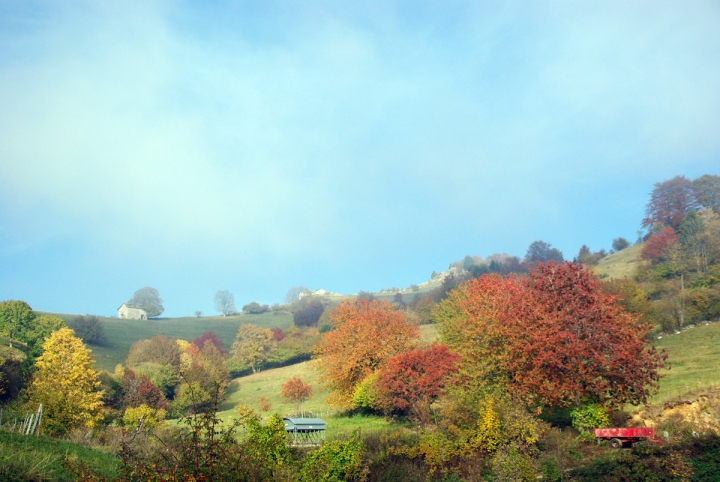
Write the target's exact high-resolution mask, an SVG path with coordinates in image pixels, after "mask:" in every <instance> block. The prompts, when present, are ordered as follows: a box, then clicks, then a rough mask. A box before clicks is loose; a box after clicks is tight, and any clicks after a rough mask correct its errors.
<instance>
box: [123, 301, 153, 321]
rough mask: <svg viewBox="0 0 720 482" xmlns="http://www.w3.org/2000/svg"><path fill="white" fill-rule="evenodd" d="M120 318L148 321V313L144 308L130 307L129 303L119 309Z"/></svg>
mask: <svg viewBox="0 0 720 482" xmlns="http://www.w3.org/2000/svg"><path fill="white" fill-rule="evenodd" d="M118 318H125V319H128V320H147V313H146V312H145V310H143V309H142V308H134V307H132V306H128V305H127V303H123V304H122V305H120V308H118Z"/></svg>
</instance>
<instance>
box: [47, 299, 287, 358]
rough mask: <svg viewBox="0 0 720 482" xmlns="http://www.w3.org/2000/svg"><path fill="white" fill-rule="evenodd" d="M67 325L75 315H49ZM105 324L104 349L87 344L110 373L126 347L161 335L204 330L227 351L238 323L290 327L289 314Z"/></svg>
mask: <svg viewBox="0 0 720 482" xmlns="http://www.w3.org/2000/svg"><path fill="white" fill-rule="evenodd" d="M52 314H54V315H55V316H59V317H61V318H63V319H64V320H65V321H66V322H71V321H72V319H73V318H74V317H75V315H66V314H58V313H52ZM101 319H102V321H103V322H104V324H105V334H106V335H107V338H108V340H110V341H109V343H108V344H107V345H105V346H97V345H91V346H90V348H91V349H92V351H93V356H94V357H95V364H96V366H97V367H98V368H100V369H103V370H108V371H112V370H113V369H114V368H115V365H117V364H118V363H125V359H126V358H127V354H128V350H129V349H130V345H132V344H133V343H135V342H136V341H138V340H144V339H147V338H151V337H153V336H155V335H165V336H169V337H172V338H179V339H182V340H187V341H192V340H194V339H195V338H197V337H198V336H200V335H202V334H203V333H205V332H206V331H214V332H215V334H216V335H217V336H218V337H220V338H221V339H222V340H223V341H224V342H225V348H226V349H229V348H230V346H232V343H233V341H234V340H235V334H236V333H237V330H238V327H239V326H240V325H241V324H245V323H252V324H254V325H258V326H264V327H266V328H274V327H276V326H277V327H280V328H282V329H285V328H287V327H289V326H291V325H292V315H278V316H276V315H273V314H271V313H263V314H260V315H245V314H241V315H238V316H229V317H227V318H224V317H222V316H208V317H203V318H194V317H186V318H161V319H151V320H121V319H118V318H104V317H101Z"/></svg>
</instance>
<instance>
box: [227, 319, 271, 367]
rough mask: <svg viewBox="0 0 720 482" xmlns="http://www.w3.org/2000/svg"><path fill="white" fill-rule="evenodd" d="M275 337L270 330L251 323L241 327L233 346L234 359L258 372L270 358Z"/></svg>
mask: <svg viewBox="0 0 720 482" xmlns="http://www.w3.org/2000/svg"><path fill="white" fill-rule="evenodd" d="M273 343H274V337H273V333H272V331H270V330H269V329H268V328H261V327H259V326H255V325H253V324H250V323H245V324H243V325H240V328H239V329H238V332H237V335H236V336H235V342H234V343H233V345H232V358H233V359H234V360H235V361H237V362H239V363H241V364H243V365H246V366H248V367H250V368H251V369H252V371H253V372H256V371H257V370H258V368H259V367H260V365H261V364H262V363H263V362H264V361H265V360H267V358H268V357H269V356H270V351H271V349H272V347H273Z"/></svg>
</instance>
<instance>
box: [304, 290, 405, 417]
mask: <svg viewBox="0 0 720 482" xmlns="http://www.w3.org/2000/svg"><path fill="white" fill-rule="evenodd" d="M330 324H331V325H332V327H333V329H332V330H331V331H329V332H327V333H325V334H323V336H322V338H321V341H320V343H319V345H318V347H317V349H316V357H317V358H319V360H318V367H319V369H320V371H321V373H322V378H323V382H324V383H325V385H326V386H327V387H328V388H330V389H331V390H332V392H333V393H332V395H331V397H330V402H331V403H332V404H336V405H340V406H345V407H349V406H352V395H353V390H354V389H355V387H356V386H357V384H358V383H360V382H361V381H362V380H363V379H364V378H365V377H367V376H368V375H370V374H371V373H372V372H374V371H375V370H377V369H379V368H380V367H381V366H382V364H383V363H384V362H386V361H387V360H388V359H390V358H392V357H393V356H395V355H397V354H398V353H402V352H403V351H406V350H409V349H411V348H413V347H414V346H415V343H416V342H417V339H418V333H419V332H418V328H417V326H415V325H413V324H411V323H410V322H409V321H408V320H407V318H406V316H405V314H404V313H403V312H400V311H396V310H395V309H394V308H393V307H392V306H391V305H390V304H388V303H387V302H385V301H377V300H373V301H368V300H359V299H355V300H343V301H342V302H341V303H340V304H339V305H338V306H337V307H335V309H334V310H333V311H332V312H331V314H330Z"/></svg>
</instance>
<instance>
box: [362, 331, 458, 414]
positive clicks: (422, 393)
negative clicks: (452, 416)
mask: <svg viewBox="0 0 720 482" xmlns="http://www.w3.org/2000/svg"><path fill="white" fill-rule="evenodd" d="M459 361H460V356H459V355H456V354H455V353H452V352H451V351H450V350H449V349H448V347H447V345H441V344H437V343H433V344H432V345H431V346H429V347H426V348H420V349H418V350H413V351H406V352H404V353H401V354H399V355H395V356H394V357H392V358H391V359H389V360H388V361H387V363H386V364H385V365H384V366H383V368H381V369H380V372H379V374H378V378H377V381H376V382H375V387H376V389H377V393H378V405H379V406H380V407H382V408H383V409H385V410H398V411H400V412H405V411H407V410H408V409H412V408H416V411H420V407H418V405H422V406H423V408H424V407H426V406H429V405H430V403H432V402H433V401H434V400H435V399H437V398H438V397H439V396H440V395H442V394H443V392H444V389H445V380H446V378H447V375H448V374H450V373H453V372H455V371H456V370H457V366H456V365H457V363H458V362H459Z"/></svg>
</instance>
